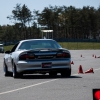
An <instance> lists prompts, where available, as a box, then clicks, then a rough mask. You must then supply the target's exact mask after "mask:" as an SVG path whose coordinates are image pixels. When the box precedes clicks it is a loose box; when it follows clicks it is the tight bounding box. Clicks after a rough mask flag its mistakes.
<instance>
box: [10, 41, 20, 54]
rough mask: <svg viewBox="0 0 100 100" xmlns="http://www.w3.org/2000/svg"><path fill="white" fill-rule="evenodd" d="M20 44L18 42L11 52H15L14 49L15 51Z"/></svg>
mask: <svg viewBox="0 0 100 100" xmlns="http://www.w3.org/2000/svg"><path fill="white" fill-rule="evenodd" d="M18 44H19V43H17V44H15V45H14V47H13V48H12V49H11V52H14V51H15V49H16V48H17V46H18Z"/></svg>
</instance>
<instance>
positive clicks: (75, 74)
mask: <svg viewBox="0 0 100 100" xmlns="http://www.w3.org/2000/svg"><path fill="white" fill-rule="evenodd" d="M94 70H100V68H98V69H94ZM73 75H79V74H73ZM56 80H59V79H52V80H49V81H45V82H41V83H37V84H33V85H29V86H26V87H22V88H18V89H15V90H10V91H6V92H1V93H0V95H2V94H7V93H11V92H16V91H19V90H23V89H27V88H30V87H34V86H37V85H41V84H45V83H49V82H52V81H56Z"/></svg>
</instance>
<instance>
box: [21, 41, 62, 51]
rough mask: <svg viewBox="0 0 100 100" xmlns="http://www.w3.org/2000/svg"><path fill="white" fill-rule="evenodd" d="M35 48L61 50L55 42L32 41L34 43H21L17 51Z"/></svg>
mask: <svg viewBox="0 0 100 100" xmlns="http://www.w3.org/2000/svg"><path fill="white" fill-rule="evenodd" d="M36 48H61V46H60V45H59V44H58V43H56V42H55V41H51V40H34V41H25V42H23V43H22V44H21V45H20V47H19V49H20V50H23V49H25V50H29V49H36Z"/></svg>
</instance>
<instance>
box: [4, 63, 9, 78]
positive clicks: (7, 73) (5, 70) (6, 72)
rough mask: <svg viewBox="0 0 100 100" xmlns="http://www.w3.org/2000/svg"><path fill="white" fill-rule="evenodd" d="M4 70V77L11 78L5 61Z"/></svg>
mask: <svg viewBox="0 0 100 100" xmlns="http://www.w3.org/2000/svg"><path fill="white" fill-rule="evenodd" d="M3 69H4V76H9V75H10V72H9V71H8V68H7V65H6V64H5V61H4V62H3Z"/></svg>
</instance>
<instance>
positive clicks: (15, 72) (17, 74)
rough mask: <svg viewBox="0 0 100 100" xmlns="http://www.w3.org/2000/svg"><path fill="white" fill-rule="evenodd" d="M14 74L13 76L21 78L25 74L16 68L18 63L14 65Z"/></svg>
mask: <svg viewBox="0 0 100 100" xmlns="http://www.w3.org/2000/svg"><path fill="white" fill-rule="evenodd" d="M12 74H13V75H12V76H13V78H21V77H22V76H23V74H22V73H18V72H17V70H16V65H15V64H14V63H13V66H12Z"/></svg>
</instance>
